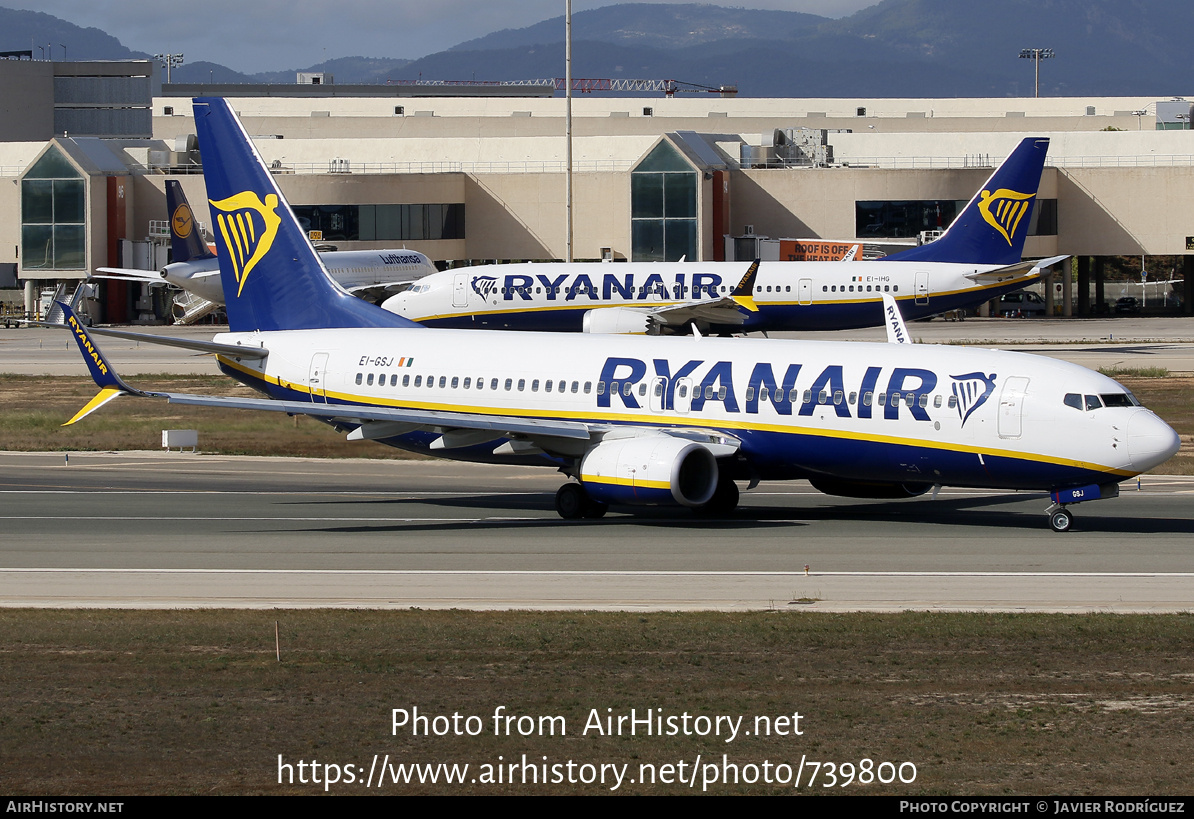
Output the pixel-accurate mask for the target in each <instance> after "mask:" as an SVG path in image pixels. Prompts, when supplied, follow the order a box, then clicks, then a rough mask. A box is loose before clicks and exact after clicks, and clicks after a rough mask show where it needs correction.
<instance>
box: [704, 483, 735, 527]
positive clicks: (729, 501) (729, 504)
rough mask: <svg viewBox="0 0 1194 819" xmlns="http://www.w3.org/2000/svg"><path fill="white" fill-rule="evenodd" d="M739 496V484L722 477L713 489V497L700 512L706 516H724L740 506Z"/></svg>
mask: <svg viewBox="0 0 1194 819" xmlns="http://www.w3.org/2000/svg"><path fill="white" fill-rule="evenodd" d="M738 497H739V495H738V484H736V483H734V482H733V481H732V480H730V479H729V478H721V479H720V480H718V482H717V488H716V489H715V490H713V497H711V498H710V499H709V502H708V503H706V504H705V505H704V506H702V507H700V509H699V510H698V512H699V513H700V514H701V515H704V516H706V517H724V516H725V515H729V514H732V513H733V511H734V509H736V508H737V507H738Z"/></svg>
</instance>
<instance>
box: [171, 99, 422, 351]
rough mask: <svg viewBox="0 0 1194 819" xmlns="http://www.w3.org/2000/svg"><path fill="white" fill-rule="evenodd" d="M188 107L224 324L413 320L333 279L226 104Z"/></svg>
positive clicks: (235, 327) (261, 326)
mask: <svg viewBox="0 0 1194 819" xmlns="http://www.w3.org/2000/svg"><path fill="white" fill-rule="evenodd" d="M194 105H195V128H196V130H197V134H198V137H199V150H200V151H201V153H202V156H203V176H204V179H205V180H206V183H207V197H208V201H209V204H210V205H211V220H212V231H213V232H214V233H215V235H216V247H217V248H218V250H219V253H218V254H217V255H218V257H219V260H220V282H221V284H222V285H223V288H224V301H225V305H226V307H227V311H228V326H229V329H230V330H232V331H233V332H252V331H254V330H261V331H268V330H315V329H323V328H334V327H419V326H420V325H418V324H415V323H414V322H412V321H410V320H409V319H406V318H403V317H401V316H398V315H395V314H394V313H390V312H387V311H385V310H382V309H381V308H380V307H377V306H376V305H373V304H369V303H368V302H365V301H362V300H361V299H358V298H356V297H354V296H352V295H349V293H348V292H347V291H345V290H344V289H343V288H342V287H340V286H339V285H338V284H336V283H335V282H334V281H333V280H332V278H331V277H330V276H328V274H327V270H325V269H324V266H323V262H321V261H320V260H319V257H318V256H317V255H316V253H315V249H314V248H312V247H311V243H310V242H309V241H307V236H306V234H304V233H303V230H302V228H301V227H300V226H299V223H298V220H297V219H295V218H294V214H293V213H292V212H291V210H290V205H289V204H287V202H286V199H285V198H284V197H283V196H282V193H281V191H280V190H278V187H277V185H276V184H274V179H273V177H272V176H270V173H269V171H268V170H266V167H265V163H264V162H262V161H261V156H260V155H259V154H258V153H257V149H256V147H254V145H253V143H252V141H250V139H249V137H248V134H246V133H245V130H244V128H242V127H241V124H240V121H239V120H237V118H236V115H235V114H233V112H232V108H231V106H229V105H228V103H227V102H226V101H225V100H223V99H220V98H217V97H200V98H196V99H195V100H194Z"/></svg>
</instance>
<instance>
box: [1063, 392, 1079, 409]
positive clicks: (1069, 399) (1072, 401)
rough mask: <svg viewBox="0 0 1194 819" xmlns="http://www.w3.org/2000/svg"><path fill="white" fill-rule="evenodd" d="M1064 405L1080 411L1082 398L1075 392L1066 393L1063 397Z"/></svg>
mask: <svg viewBox="0 0 1194 819" xmlns="http://www.w3.org/2000/svg"><path fill="white" fill-rule="evenodd" d="M1065 405H1066V406H1067V407H1073V408H1074V409H1076V410H1081V409H1082V396H1081V395H1079V394H1078V393H1076V392H1068V393H1066V396H1065Z"/></svg>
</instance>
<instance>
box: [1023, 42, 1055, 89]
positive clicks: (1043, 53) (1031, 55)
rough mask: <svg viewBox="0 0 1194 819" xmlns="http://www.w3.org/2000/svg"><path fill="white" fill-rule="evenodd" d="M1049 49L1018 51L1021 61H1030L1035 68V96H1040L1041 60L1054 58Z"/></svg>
mask: <svg viewBox="0 0 1194 819" xmlns="http://www.w3.org/2000/svg"><path fill="white" fill-rule="evenodd" d="M1056 56H1057V54H1056V53H1054V51H1053V49H1051V48H1022V49H1020V59H1021V60H1032V62H1033V63H1034V64H1035V66H1036V96H1038V97H1039V96H1040V95H1041V60H1048V59H1050V58H1052V57H1056Z"/></svg>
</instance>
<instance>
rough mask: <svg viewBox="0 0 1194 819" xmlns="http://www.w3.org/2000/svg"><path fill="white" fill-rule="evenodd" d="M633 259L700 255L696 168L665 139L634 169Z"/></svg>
mask: <svg viewBox="0 0 1194 819" xmlns="http://www.w3.org/2000/svg"><path fill="white" fill-rule="evenodd" d="M630 233H631V239H630V241H631V259H632V261H636V262H676V261H679V260H680V259H681V258H685V257H687V258H688V259H691V260H695V259H696V258H697V173H696V171H695V170H694V169H693V168H692V166H690V165H689V164H688V163H687V162H685V161H684V159H683V158H682V157H681V156H680V154H679V152H678V151H676V149H675V148H674V147H672V145H671V144H670V143H668V142H660V143H659V144H658V145H656V146H655V148H654V150H652V151H651V153H649V154H647V156H646V158H645V159H644V160H643V161H642V162H640V163H639V164H638V167H636V168H635V169H634V170H633V171H631V174H630Z"/></svg>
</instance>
